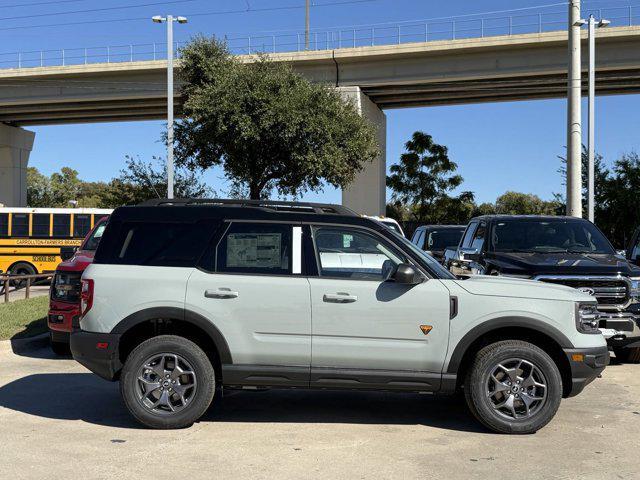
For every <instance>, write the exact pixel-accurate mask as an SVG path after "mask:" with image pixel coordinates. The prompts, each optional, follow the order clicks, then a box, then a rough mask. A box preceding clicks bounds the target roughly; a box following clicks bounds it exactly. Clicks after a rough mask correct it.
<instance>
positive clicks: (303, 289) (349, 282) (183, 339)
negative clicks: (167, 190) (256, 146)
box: [71, 199, 609, 433]
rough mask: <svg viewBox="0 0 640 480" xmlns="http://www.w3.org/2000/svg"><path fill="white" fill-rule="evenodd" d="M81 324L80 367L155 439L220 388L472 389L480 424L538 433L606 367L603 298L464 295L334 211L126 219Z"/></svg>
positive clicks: (207, 205) (105, 251)
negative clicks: (101, 381)
mask: <svg viewBox="0 0 640 480" xmlns="http://www.w3.org/2000/svg"><path fill="white" fill-rule="evenodd" d="M81 314H82V318H81V320H80V329H79V330H77V331H74V333H72V335H71V350H72V353H73V356H74V358H75V359H76V360H77V361H79V362H80V363H81V364H83V365H85V366H86V367H87V368H89V369H90V370H92V371H94V372H95V373H97V374H98V375H100V376H101V377H103V378H105V379H108V380H119V381H120V390H121V394H122V397H123V399H124V403H125V405H126V406H127V408H128V410H129V411H130V413H131V414H132V415H133V416H134V417H135V418H136V419H137V420H138V421H140V422H141V423H143V424H144V425H146V426H149V427H153V428H179V427H185V426H188V425H191V424H192V423H193V422H195V421H196V420H198V418H199V417H200V416H202V415H203V414H204V412H205V411H206V410H207V408H208V407H209V405H210V403H211V401H212V399H213V397H214V394H215V392H216V391H220V390H219V389H217V388H216V387H223V388H249V389H256V388H267V387H274V388H323V389H329V388H332V389H333V388H335V389H345V388H346V389H374V390H390V391H412V392H432V393H454V392H455V391H456V390H459V389H461V390H463V391H464V395H465V397H466V400H467V403H468V405H469V408H470V410H471V412H472V413H473V415H475V417H476V418H477V419H478V420H479V421H480V422H482V423H483V424H484V425H485V426H486V427H488V428H490V429H492V430H494V431H497V432H505V433H529V432H535V431H536V430H538V429H540V428H542V427H543V426H544V425H546V424H547V423H548V422H549V421H550V420H551V419H552V417H553V416H554V415H555V413H556V411H557V409H558V407H559V405H560V400H561V398H562V397H569V396H573V395H576V394H578V393H580V391H582V389H583V388H584V387H585V385H587V384H588V383H589V382H591V381H592V380H593V379H594V378H596V377H597V376H598V375H599V374H600V372H602V370H603V369H604V368H605V366H606V364H607V363H608V361H609V353H608V350H607V346H606V342H605V340H604V338H603V336H602V335H601V334H600V332H599V330H598V329H597V321H598V317H597V310H596V301H595V299H594V298H593V297H591V296H589V295H587V294H585V293H582V292H579V291H577V290H575V289H572V288H569V287H565V286H558V285H549V284H545V283H541V282H533V281H527V280H519V279H510V278H492V277H476V278H470V279H467V280H459V279H457V278H456V277H455V276H453V275H452V274H451V273H450V272H448V271H447V270H445V269H444V268H443V267H442V266H441V265H440V264H439V263H438V262H436V261H435V260H434V259H433V258H431V257H429V256H428V255H425V254H424V252H423V251H422V250H420V249H419V248H417V247H416V246H415V245H413V244H412V243H411V242H409V241H408V240H406V239H405V238H403V237H402V236H400V235H398V234H397V233H395V232H393V231H392V230H390V229H388V228H386V227H385V226H383V225H382V224H380V223H379V222H377V221H375V220H371V219H367V218H363V217H361V216H359V215H356V214H354V213H353V212H351V211H350V210H348V209H346V208H344V207H341V206H337V205H324V204H308V203H286V202H268V201H233V200H186V199H185V200H156V201H151V202H147V203H146V204H143V205H140V206H135V207H122V208H118V209H116V210H115V211H114V213H113V215H112V216H111V218H110V221H109V224H108V226H107V228H106V230H105V231H104V234H103V237H102V241H101V242H100V245H99V246H98V249H97V251H96V254H95V258H94V262H93V263H92V264H91V265H89V266H88V267H87V269H86V270H85V272H84V274H83V276H82V293H81Z"/></svg>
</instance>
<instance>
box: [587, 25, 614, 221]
mask: <svg viewBox="0 0 640 480" xmlns="http://www.w3.org/2000/svg"><path fill="white" fill-rule="evenodd" d="M609 23H611V22H610V21H609V20H605V19H602V18H601V19H600V20H599V21H598V22H597V23H596V19H595V18H594V16H593V15H589V127H588V132H589V133H588V136H589V140H588V142H587V143H588V149H589V154H588V155H589V172H588V177H589V186H588V188H587V190H588V193H589V195H588V201H587V211H588V212H589V221H590V222H593V221H594V220H595V191H596V186H595V96H596V27H598V28H600V27H606V26H607V25H609Z"/></svg>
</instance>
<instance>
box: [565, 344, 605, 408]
mask: <svg viewBox="0 0 640 480" xmlns="http://www.w3.org/2000/svg"><path fill="white" fill-rule="evenodd" d="M564 353H565V354H566V355H567V359H568V360H569V365H570V366H571V392H569V394H568V396H569V397H573V396H575V395H578V394H579V393H580V392H582V390H584V387H586V386H587V385H589V384H590V383H591V382H592V381H593V380H595V379H596V378H597V377H598V376H599V375H600V374H601V373H602V371H603V370H604V369H605V367H606V366H607V365H609V349H608V347H605V346H603V347H593V348H565V349H564Z"/></svg>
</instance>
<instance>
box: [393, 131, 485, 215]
mask: <svg viewBox="0 0 640 480" xmlns="http://www.w3.org/2000/svg"><path fill="white" fill-rule="evenodd" d="M405 149H406V152H405V153H403V154H402V155H401V156H400V161H399V163H397V164H395V165H392V166H391V168H390V171H391V175H389V176H388V177H387V186H388V187H389V188H390V189H391V190H392V197H391V198H392V200H393V201H394V202H397V203H400V204H403V205H408V206H409V208H410V211H411V215H412V216H413V218H414V219H415V220H416V221H419V222H429V223H450V222H453V221H455V222H457V221H463V220H461V219H464V218H467V219H468V216H469V215H471V212H472V211H473V193H471V192H463V193H462V194H460V195H458V196H450V195H449V193H450V192H451V191H452V190H454V189H456V188H458V187H459V186H460V185H461V184H462V182H463V178H462V176H460V175H457V174H455V171H456V170H457V168H458V166H457V165H456V164H455V163H454V162H452V161H451V160H450V159H449V155H448V150H447V147H445V146H443V145H438V144H437V143H435V142H434V141H433V138H432V137H431V135H428V134H426V133H424V132H415V133H414V134H413V136H412V138H411V140H409V141H408V142H407V143H406V144H405Z"/></svg>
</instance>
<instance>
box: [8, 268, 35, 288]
mask: <svg viewBox="0 0 640 480" xmlns="http://www.w3.org/2000/svg"><path fill="white" fill-rule="evenodd" d="M9 273H10V274H11V275H35V274H36V273H38V272H37V271H36V269H35V268H34V266H33V265H31V264H30V263H26V262H18V263H16V264H14V265H12V266H11V268H9ZM31 283H33V281H32V282H31ZM11 286H12V287H13V288H15V289H16V290H19V289H20V288H24V287H26V286H27V281H26V280H14V281H12V282H11Z"/></svg>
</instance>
